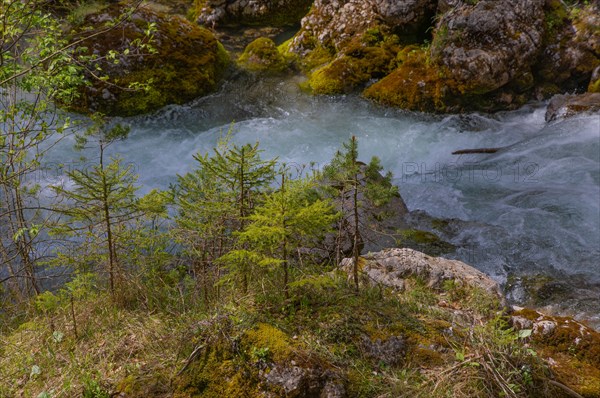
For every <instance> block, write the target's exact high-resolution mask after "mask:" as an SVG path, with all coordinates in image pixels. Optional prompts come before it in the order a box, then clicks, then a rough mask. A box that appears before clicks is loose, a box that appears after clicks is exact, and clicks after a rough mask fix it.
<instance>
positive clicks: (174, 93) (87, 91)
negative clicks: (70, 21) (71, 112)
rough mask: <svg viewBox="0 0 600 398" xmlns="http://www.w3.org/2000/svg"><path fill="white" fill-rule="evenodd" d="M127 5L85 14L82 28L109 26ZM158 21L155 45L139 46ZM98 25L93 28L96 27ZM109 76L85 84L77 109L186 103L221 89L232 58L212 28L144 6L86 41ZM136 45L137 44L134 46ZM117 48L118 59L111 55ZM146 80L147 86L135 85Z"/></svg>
mask: <svg viewBox="0 0 600 398" xmlns="http://www.w3.org/2000/svg"><path fill="white" fill-rule="evenodd" d="M123 10H124V9H123V8H122V6H119V5H111V6H110V7H108V8H106V9H104V10H102V11H100V12H98V13H95V14H92V15H89V16H88V17H86V18H85V21H84V23H83V25H82V26H81V27H80V30H85V32H86V33H82V34H89V33H90V32H91V31H93V30H94V29H104V28H105V26H106V24H107V23H110V22H111V21H113V20H115V19H116V18H119V16H120V15H121V13H122V12H123ZM149 24H154V26H155V29H156V32H155V33H154V40H153V41H152V42H151V45H152V47H153V48H154V50H155V52H154V53H152V51H151V50H150V49H149V48H144V49H142V50H136V46H135V43H136V41H139V40H142V41H144V40H146V36H145V31H146V29H148V26H149ZM90 29H92V30H90ZM84 45H85V46H86V47H87V49H88V52H89V53H90V54H94V55H98V56H99V60H98V62H96V63H94V64H97V65H98V66H99V67H100V68H101V69H102V71H101V72H99V73H100V74H104V75H106V76H107V79H106V80H98V79H91V80H92V84H91V85H90V86H89V87H85V88H84V89H83V100H82V101H81V103H80V105H79V106H78V108H77V110H79V111H82V112H102V113H104V114H107V115H119V116H131V115H137V114H142V113H147V112H151V111H154V110H156V109H158V108H160V107H162V106H165V105H167V104H181V103H184V102H188V101H191V100H192V99H194V98H196V97H199V96H202V95H205V94H208V93H210V92H212V91H214V90H215V88H216V86H217V83H218V81H219V79H220V78H221V77H222V76H223V72H224V70H225V68H226V65H227V63H228V60H229V56H228V54H227V52H226V51H225V50H224V49H223V47H222V46H221V45H220V43H219V42H218V41H217V40H216V39H215V37H214V36H213V34H212V33H211V32H209V31H208V30H206V29H202V28H199V27H197V26H195V25H193V24H191V23H189V22H187V21H186V20H184V19H182V18H180V17H177V16H169V15H166V14H161V13H159V12H156V11H153V10H150V9H148V8H143V7H142V8H138V9H137V10H136V11H135V12H134V13H133V14H132V15H131V16H130V17H129V18H128V19H126V20H125V21H124V22H122V24H121V25H120V26H119V27H118V29H113V30H110V31H108V32H107V33H104V34H102V35H100V36H98V37H95V38H93V39H90V40H87V41H85V42H84ZM131 47H133V48H131ZM111 50H113V51H116V52H117V53H118V55H117V56H116V57H114V58H112V59H111V58H110V57H108V58H107V57H105V56H106V55H107V54H109V52H110V51H111ZM137 83H141V84H146V85H147V86H146V88H145V89H132V88H131V85H132V84H133V85H135V84H137Z"/></svg>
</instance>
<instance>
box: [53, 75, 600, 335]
mask: <svg viewBox="0 0 600 398" xmlns="http://www.w3.org/2000/svg"><path fill="white" fill-rule="evenodd" d="M545 111H546V104H545V103H539V104H531V105H528V106H525V107H523V108H521V109H520V110H518V111H513V112H504V113H498V114H494V115H485V114H466V115H450V116H432V115H426V114H419V113H412V112H405V111H399V110H393V109H388V108H383V107H378V106H375V105H373V104H371V103H369V102H367V101H364V100H361V99H360V98H357V97H353V96H348V97H335V98H331V97H317V98H315V97H311V96H308V95H306V94H304V93H302V92H301V91H300V90H299V89H298V88H297V84H296V82H295V81H293V80H290V81H281V80H275V79H274V80H255V79H251V78H240V79H239V80H237V81H236V82H235V83H227V84H226V85H225V86H223V88H222V89H221V91H220V92H218V93H216V94H214V95H212V96H209V97H205V98H202V99H199V100H197V101H195V102H193V103H191V104H187V105H184V106H170V107H167V108H165V109H163V110H161V111H159V112H157V113H156V114H154V115H149V116H143V117H137V118H132V119H125V120H121V122H124V123H126V124H129V125H130V126H131V133H130V137H129V138H128V139H127V140H125V141H123V142H119V143H117V144H115V145H114V146H113V147H112V148H111V151H112V154H117V153H118V154H119V155H120V156H122V157H123V158H124V161H125V162H126V163H130V164H132V165H133V166H134V168H135V171H136V172H137V173H139V175H140V178H139V182H140V184H141V186H142V188H141V192H148V191H149V190H151V189H153V188H160V189H167V188H168V187H169V185H170V184H171V183H173V182H174V181H175V179H176V175H177V174H184V173H186V172H188V171H190V170H192V169H193V168H194V167H195V161H194V160H193V155H194V154H195V153H205V152H207V151H211V149H212V148H213V147H214V146H215V144H216V143H217V141H218V139H219V137H221V136H222V135H223V134H225V133H226V132H227V131H229V130H230V129H231V140H232V141H233V142H235V143H240V144H241V143H248V142H250V143H254V142H257V141H258V142H260V144H261V148H262V149H263V150H264V152H263V154H262V156H263V158H272V157H278V158H279V160H280V161H281V162H285V163H287V164H288V165H298V167H300V165H308V164H310V163H314V164H315V165H316V166H321V165H324V164H326V163H327V162H328V161H329V160H330V159H331V157H332V156H333V154H334V153H335V151H336V150H337V149H339V148H340V146H341V144H342V142H344V141H346V140H347V139H348V138H349V137H350V136H352V135H355V136H357V138H358V141H359V151H360V158H361V159H362V160H365V161H368V160H369V159H370V157H371V156H374V155H376V156H378V157H379V158H380V159H381V161H382V165H383V166H384V167H385V169H387V170H390V171H392V172H393V174H394V177H395V180H394V181H395V183H396V184H397V185H398V186H399V187H400V192H401V194H402V196H403V198H404V200H405V201H406V204H407V206H408V208H409V209H410V210H423V211H425V212H427V213H429V214H430V215H432V216H434V217H439V218H454V219H460V220H462V221H464V223H462V224H461V225H462V229H461V231H460V233H459V234H458V235H457V236H455V237H454V238H453V239H454V241H453V242H451V243H454V244H456V245H457V246H459V250H458V252H457V253H456V255H455V257H457V258H460V259H462V260H463V261H465V262H467V263H469V264H471V265H474V266H475V267H477V268H479V269H480V270H482V271H484V272H486V273H488V274H489V275H491V276H492V277H493V278H494V279H496V280H497V281H499V282H500V283H507V282H510V286H511V290H510V291H508V292H507V293H508V294H509V297H510V298H511V299H512V300H513V301H514V302H516V303H519V302H520V301H523V300H525V299H526V297H525V296H524V295H525V290H524V288H523V286H519V281H520V280H521V279H522V277H526V276H530V277H531V276H540V275H541V276H548V277H549V278H552V279H554V280H557V281H559V282H560V283H559V284H557V285H556V286H557V287H556V289H559V290H560V289H563V290H565V289H566V290H569V291H567V292H561V294H560V295H557V299H556V300H557V302H552V297H550V299H549V304H548V303H546V302H545V303H544V304H548V305H551V306H553V307H555V309H557V310H558V311H559V312H561V313H567V314H570V315H575V316H579V317H585V318H587V319H590V320H591V321H592V323H594V324H597V325H600V227H599V226H600V115H580V116H576V117H573V118H570V119H566V120H559V121H556V122H550V123H547V122H546V121H545V120H544V115H545ZM69 141H70V140H69V139H66V140H64V142H62V143H61V145H60V146H59V147H58V149H57V150H56V151H54V153H53V154H52V155H51V157H50V158H49V159H48V162H49V164H53V163H55V164H58V163H60V164H61V165H63V164H64V163H65V160H66V159H73V161H74V162H75V161H76V159H77V158H78V156H79V155H78V154H75V153H74V152H72V151H71V149H70V142H69ZM489 147H499V148H502V149H500V150H499V151H498V152H497V153H494V154H476V155H461V156H457V155H452V152H453V151H454V150H458V149H465V148H489ZM511 278H512V279H511ZM561 284H562V285H561Z"/></svg>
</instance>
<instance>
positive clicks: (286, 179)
mask: <svg viewBox="0 0 600 398" xmlns="http://www.w3.org/2000/svg"><path fill="white" fill-rule="evenodd" d="M313 183H314V181H312V180H310V179H303V180H291V179H290V173H289V172H288V171H287V169H285V168H284V169H283V170H282V171H281V172H280V185H279V189H278V190H276V191H275V192H273V193H271V194H269V195H267V196H266V197H265V201H264V203H263V204H261V205H260V206H258V207H257V208H256V211H255V212H254V213H253V214H252V215H250V216H249V217H248V222H249V224H248V225H247V227H246V228H245V229H244V231H243V232H242V233H241V234H240V240H241V241H242V242H247V243H249V246H251V247H252V248H253V249H254V250H253V252H254V253H252V257H253V258H256V257H257V256H256V252H258V254H259V256H258V257H259V258H260V259H261V264H263V265H264V264H280V265H281V267H282V270H283V283H282V288H283V291H284V294H285V297H286V298H288V297H289V283H290V260H291V256H290V253H293V252H294V251H295V249H297V248H299V247H302V246H303V245H305V244H307V243H308V242H309V241H311V240H313V239H315V238H318V237H322V236H324V235H325V233H326V232H327V231H329V229H330V228H331V225H332V224H333V222H334V221H335V219H336V217H337V216H336V214H335V212H334V209H333V205H332V203H331V201H329V200H321V199H316V200H311V199H310V198H309V196H308V195H307V194H306V193H307V192H308V191H309V190H310V189H312V187H313ZM235 255H237V256H238V258H244V259H245V260H247V259H248V258H249V255H248V251H246V255H245V256H240V253H236V254H235Z"/></svg>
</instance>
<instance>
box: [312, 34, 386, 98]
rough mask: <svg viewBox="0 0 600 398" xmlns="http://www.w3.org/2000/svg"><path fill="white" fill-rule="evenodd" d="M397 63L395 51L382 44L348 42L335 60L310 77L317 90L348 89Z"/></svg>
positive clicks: (335, 92) (351, 89)
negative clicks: (365, 44) (368, 44)
mask: <svg viewBox="0 0 600 398" xmlns="http://www.w3.org/2000/svg"><path fill="white" fill-rule="evenodd" d="M394 65H395V63H394V54H393V53H392V52H391V51H389V50H388V49H387V48H384V47H380V46H371V47H364V46H362V45H361V44H355V45H353V46H349V47H348V48H347V49H346V51H345V53H344V54H343V55H341V56H340V57H338V58H337V59H335V60H334V61H333V62H331V63H329V64H327V65H325V66H323V67H321V68H319V69H317V70H316V71H315V72H314V73H313V74H312V75H311V76H310V78H309V85H310V87H311V88H312V91H313V93H315V94H326V95H331V94H343V93H349V92H352V91H354V90H356V89H357V88H359V87H360V86H361V85H363V84H365V83H367V82H368V81H369V80H370V79H373V78H380V77H383V76H385V75H386V74H388V73H389V72H390V71H391V70H392V68H393V66H394Z"/></svg>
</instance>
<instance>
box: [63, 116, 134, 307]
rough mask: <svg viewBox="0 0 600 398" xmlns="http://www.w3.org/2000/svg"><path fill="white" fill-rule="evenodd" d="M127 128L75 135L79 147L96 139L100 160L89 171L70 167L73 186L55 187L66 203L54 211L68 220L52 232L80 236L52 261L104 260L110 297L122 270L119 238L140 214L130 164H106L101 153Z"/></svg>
mask: <svg viewBox="0 0 600 398" xmlns="http://www.w3.org/2000/svg"><path fill="white" fill-rule="evenodd" d="M128 132H129V131H128V129H127V128H124V127H122V126H116V127H113V128H111V129H106V128H105V127H104V126H103V125H96V126H95V127H94V128H92V129H90V130H89V131H88V132H87V134H86V136H85V137H80V138H79V139H78V144H77V145H78V147H79V148H83V147H85V146H86V145H87V143H88V142H89V141H90V140H94V141H96V145H97V149H98V150H99V156H98V163H97V164H96V165H93V166H92V167H90V168H89V169H87V170H73V171H70V172H68V173H67V177H68V178H69V179H70V180H71V182H72V183H73V187H72V188H71V189H68V188H65V187H63V186H57V187H54V191H55V192H56V193H57V194H58V195H59V197H61V198H62V199H63V200H64V205H62V206H57V208H56V211H57V212H58V213H59V214H62V215H64V216H66V218H67V220H66V222H60V223H57V224H56V225H55V226H54V228H53V234H54V235H62V236H67V237H76V238H79V239H81V241H79V242H75V250H74V251H71V252H67V251H64V250H60V251H59V252H58V253H57V259H56V260H55V262H59V263H60V262H66V263H68V264H70V265H72V266H75V267H76V268H80V267H82V266H83V267H85V266H86V264H88V263H91V264H97V263H105V264H106V272H107V273H108V276H109V287H110V293H111V296H112V297H113V299H114V298H115V297H116V285H117V283H118V279H119V278H120V276H121V271H122V267H121V253H120V251H121V246H120V245H119V242H120V240H121V238H122V237H123V234H124V230H125V228H126V226H125V223H127V222H129V221H131V220H134V219H136V218H137V217H139V211H138V207H137V202H138V201H137V198H136V196H135V193H136V191H137V189H138V188H137V187H136V186H135V183H136V181H137V176H136V175H135V174H134V173H133V171H132V169H131V166H128V167H123V165H122V161H121V159H118V158H111V159H110V162H108V163H107V159H106V153H105V152H106V149H107V148H108V147H109V146H110V145H111V144H112V143H114V142H116V141H118V140H122V139H125V138H126V137H127V134H128Z"/></svg>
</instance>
